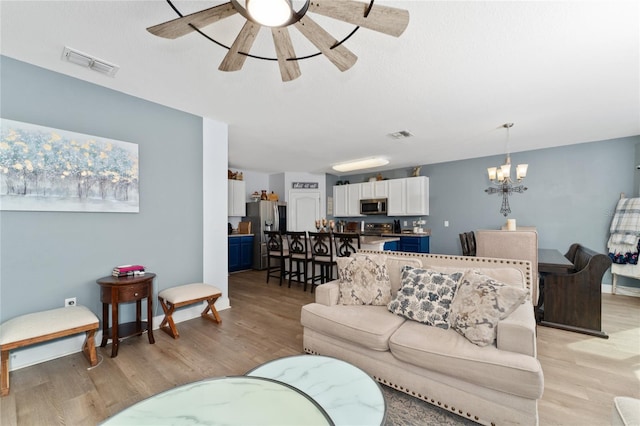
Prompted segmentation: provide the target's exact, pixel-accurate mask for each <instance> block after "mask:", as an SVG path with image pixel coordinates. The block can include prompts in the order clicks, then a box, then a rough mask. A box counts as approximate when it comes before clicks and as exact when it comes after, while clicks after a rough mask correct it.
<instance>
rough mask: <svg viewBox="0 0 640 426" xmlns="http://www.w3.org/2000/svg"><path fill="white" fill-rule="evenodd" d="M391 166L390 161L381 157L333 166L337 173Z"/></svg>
mask: <svg viewBox="0 0 640 426" xmlns="http://www.w3.org/2000/svg"><path fill="white" fill-rule="evenodd" d="M387 164H389V160H387V159H386V158H381V157H374V158H365V159H363V160H355V161H349V162H347V163H341V164H336V165H335V166H332V168H333V170H335V171H337V172H343V173H344V172H352V171H354V170H361V169H370V168H372V167H378V166H384V165H387Z"/></svg>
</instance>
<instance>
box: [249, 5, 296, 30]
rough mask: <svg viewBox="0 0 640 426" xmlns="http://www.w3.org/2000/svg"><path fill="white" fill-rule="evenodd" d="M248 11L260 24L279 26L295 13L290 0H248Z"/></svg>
mask: <svg viewBox="0 0 640 426" xmlns="http://www.w3.org/2000/svg"><path fill="white" fill-rule="evenodd" d="M246 4H247V12H249V14H250V15H251V17H252V18H253V19H254V20H255V21H256V22H257V23H259V24H260V25H264V26H267V27H279V26H281V25H284V24H286V23H287V22H288V21H289V20H290V19H291V16H292V14H293V11H292V9H291V2H290V1H289V0H271V1H266V0H247V3H246Z"/></svg>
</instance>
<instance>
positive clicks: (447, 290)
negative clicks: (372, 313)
mask: <svg viewBox="0 0 640 426" xmlns="http://www.w3.org/2000/svg"><path fill="white" fill-rule="evenodd" d="M461 277H462V273H461V272H458V273H455V274H452V275H448V274H443V273H440V272H436V271H432V270H429V269H422V268H414V267H412V266H405V267H404V268H402V288H401V289H400V291H398V293H397V294H396V297H395V298H394V299H393V300H392V301H391V303H389V310H390V311H391V312H393V313H394V314H396V315H401V316H403V317H405V318H407V319H411V320H414V321H418V322H422V323H425V324H428V325H433V326H436V327H441V328H445V329H446V328H449V322H448V316H449V309H450V306H451V301H452V300H453V296H454V294H455V291H456V287H457V285H458V281H459V280H460V278H461Z"/></svg>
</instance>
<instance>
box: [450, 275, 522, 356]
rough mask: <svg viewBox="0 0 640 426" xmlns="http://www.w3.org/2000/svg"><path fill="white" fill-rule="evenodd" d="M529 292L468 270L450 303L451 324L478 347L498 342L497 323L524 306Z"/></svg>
mask: <svg viewBox="0 0 640 426" xmlns="http://www.w3.org/2000/svg"><path fill="white" fill-rule="evenodd" d="M527 294H528V292H527V291H526V290H524V289H522V288H517V287H515V286H511V285H508V284H505V283H502V282H500V281H496V280H495V279H493V278H491V277H489V276H487V275H484V274H482V273H480V272H478V271H473V270H471V271H468V272H467V273H465V274H464V276H463V277H462V280H461V281H460V284H459V285H458V290H457V292H456V295H455V298H454V299H453V302H452V304H451V313H450V315H449V323H450V324H451V327H453V329H454V330H456V331H457V332H458V333H460V334H462V335H463V336H465V337H466V338H467V339H469V341H470V342H472V343H475V344H476V345H478V346H487V345H490V344H492V343H493V342H494V341H495V340H496V327H497V325H498V321H500V320H501V319H504V318H506V317H507V316H509V314H511V312H513V311H514V310H515V309H516V308H517V307H518V306H519V305H521V304H522V303H523V302H524V301H525V299H526V297H527Z"/></svg>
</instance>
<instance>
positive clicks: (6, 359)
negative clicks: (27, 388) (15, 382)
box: [0, 351, 9, 396]
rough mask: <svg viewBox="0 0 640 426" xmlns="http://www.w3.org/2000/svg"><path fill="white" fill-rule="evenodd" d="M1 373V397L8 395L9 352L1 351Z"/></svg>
mask: <svg viewBox="0 0 640 426" xmlns="http://www.w3.org/2000/svg"><path fill="white" fill-rule="evenodd" d="M1 356H2V371H1V372H0V374H1V375H2V377H0V381H2V393H1V395H2V396H7V395H9V351H2V355H1Z"/></svg>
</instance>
